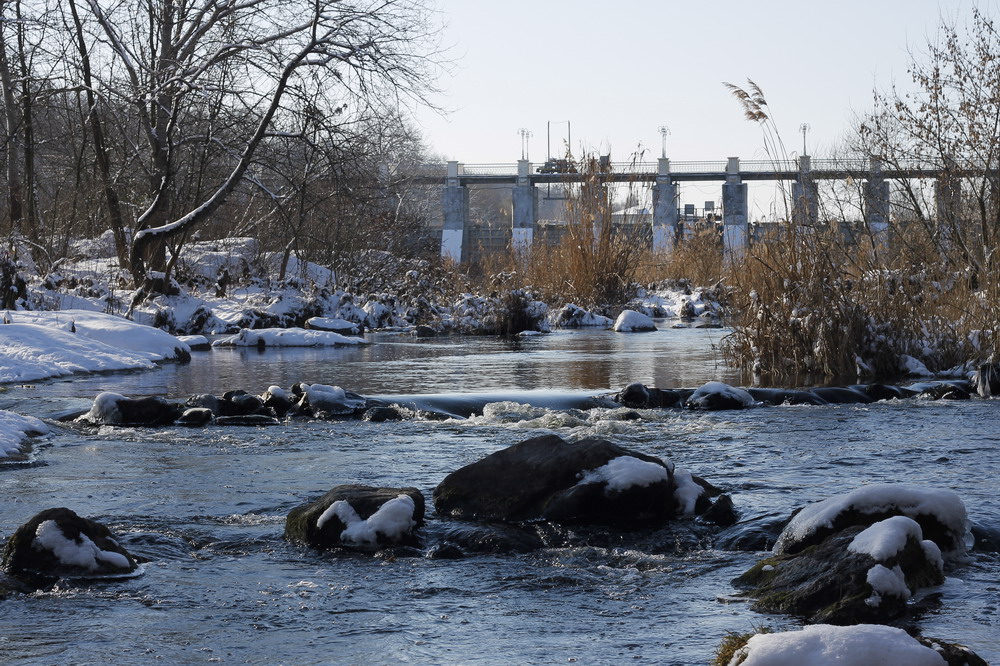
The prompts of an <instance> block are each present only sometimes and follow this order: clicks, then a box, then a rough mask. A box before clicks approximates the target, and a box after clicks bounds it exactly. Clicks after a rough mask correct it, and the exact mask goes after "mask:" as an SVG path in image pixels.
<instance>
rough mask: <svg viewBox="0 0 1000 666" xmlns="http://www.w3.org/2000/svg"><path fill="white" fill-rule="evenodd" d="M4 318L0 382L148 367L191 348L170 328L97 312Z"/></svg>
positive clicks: (14, 314)
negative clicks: (166, 331)
mask: <svg viewBox="0 0 1000 666" xmlns="http://www.w3.org/2000/svg"><path fill="white" fill-rule="evenodd" d="M5 321H10V322H11V323H9V324H0V383H10V382H27V381H37V380H40V379H47V378H50V377H63V376H66V375H71V374H76V373H90V372H108V371H112V370H148V369H152V368H153V367H155V363H156V362H158V361H166V360H172V359H181V358H186V357H187V356H188V355H189V353H190V349H189V348H188V346H187V345H186V344H185V343H183V342H181V341H180V340H178V339H177V338H175V337H174V336H172V335H170V334H169V333H165V332H164V331H161V330H159V329H157V328H152V327H150V326H143V325H142V324H137V323H135V322H131V321H128V320H127V319H123V318H121V317H116V316H114V315H109V314H104V313H101V312H90V311H86V310H63V311H58V312H6V313H5Z"/></svg>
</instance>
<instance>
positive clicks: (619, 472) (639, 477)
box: [577, 456, 667, 492]
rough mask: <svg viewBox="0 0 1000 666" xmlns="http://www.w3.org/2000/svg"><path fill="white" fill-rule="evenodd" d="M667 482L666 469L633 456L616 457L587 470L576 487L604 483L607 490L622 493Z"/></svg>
mask: <svg viewBox="0 0 1000 666" xmlns="http://www.w3.org/2000/svg"><path fill="white" fill-rule="evenodd" d="M666 480H667V468H666V467H664V466H663V465H657V464H656V463H654V462H649V461H646V460H640V459H639V458H636V457H635V456H618V457H617V458H612V459H611V460H609V461H608V462H607V464H605V465H602V466H601V467H597V468H595V469H591V470H587V472H586V473H584V474H583V475H582V477H581V478H580V481H579V483H577V485H578V486H582V485H586V484H588V483H606V484H607V486H608V488H607V489H608V490H617V491H619V492H620V491H623V490H628V489H629V488H631V487H632V486H639V487H640V488H645V487H646V486H650V485H652V484H654V483H658V482H660V481H666Z"/></svg>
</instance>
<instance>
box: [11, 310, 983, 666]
mask: <svg viewBox="0 0 1000 666" xmlns="http://www.w3.org/2000/svg"><path fill="white" fill-rule="evenodd" d="M719 337H720V333H719V332H718V331H713V332H704V331H689V330H682V331H676V330H666V331H660V332H657V333H654V334H648V335H646V334H643V335H631V336H627V335H615V334H611V333H605V332H592V333H574V334H568V333H562V334H556V335H552V336H547V337H544V338H531V339H529V340H525V341H522V342H516V343H509V342H504V341H499V340H476V339H465V338H454V339H442V340H435V341H431V342H414V341H410V340H408V339H406V338H399V337H391V336H382V337H380V343H379V344H375V345H372V346H371V347H367V348H365V349H362V350H354V349H351V350H339V349H338V350H315V349H309V350H269V351H266V352H264V353H262V354H261V353H258V352H257V351H256V350H250V351H246V350H243V351H239V350H237V351H233V350H219V351H215V352H208V353H202V354H196V355H195V359H194V362H193V363H191V364H190V365H187V366H167V367H165V368H163V369H161V370H158V371H155V372H149V373H141V374H129V375H109V376H101V377H88V378H78V379H76V380H73V381H58V382H52V383H43V384H39V385H36V386H35V387H34V388H12V389H11V390H10V391H8V392H7V393H4V394H0V408H7V409H14V410H16V411H20V412H22V413H28V414H35V415H43V416H44V415H46V414H53V413H57V412H59V411H63V410H67V409H72V408H76V407H81V406H86V405H87V404H89V401H90V400H91V399H92V398H93V396H94V395H96V393H98V392H99V391H101V390H109V389H112V390H116V391H118V392H121V393H125V394H127V395H167V396H169V397H183V396H186V395H189V394H193V393H201V392H206V391H208V392H215V393H221V392H222V391H224V390H227V389H231V388H245V389H247V390H251V391H261V390H263V389H264V388H266V386H267V385H269V384H279V385H283V386H288V385H290V384H291V383H292V382H294V381H299V380H303V381H312V382H323V383H330V384H338V385H341V386H344V387H345V388H349V389H352V390H356V391H359V392H361V393H365V394H368V395H371V394H389V393H392V394H417V393H420V394H427V393H442V392H483V391H488V392H495V393H505V392H506V393H507V394H510V393H512V392H517V391H531V393H524V394H523V397H524V399H525V400H527V401H531V402H535V403H537V402H541V401H542V400H541V398H542V397H543V396H548V397H549V398H550V399H555V397H558V396H555V397H553V394H552V392H554V391H563V392H567V391H568V392H575V393H571V395H575V396H576V397H577V398H580V397H585V396H586V395H590V394H592V393H598V392H601V391H604V390H608V389H618V388H620V387H621V386H623V385H625V384H627V383H629V382H631V381H642V382H644V383H647V384H656V385H658V386H664V387H670V386H696V385H699V384H701V383H703V382H704V381H707V380H710V379H721V380H724V381H729V382H732V383H735V382H737V381H738V379H737V378H736V375H735V373H733V372H732V371H730V370H728V369H727V368H725V367H724V366H723V365H721V363H720V362H719V361H718V358H717V354H716V352H715V351H714V350H713V348H712V345H713V344H714V343H717V342H718V339H719ZM515 397H516V396H515ZM559 399H565V396H563V397H562V398H559ZM997 404H998V403H997V402H995V401H981V400H975V401H970V402H964V403H963V402H923V401H917V400H909V401H899V402H889V403H880V404H875V405H866V406H823V407H811V406H799V407H776V408H766V409H763V408H762V409H753V410H746V411H742V412H717V413H710V414H698V413H688V412H681V411H659V410H651V411H641V412H640V416H641V419H639V420H632V418H631V417H632V415H631V414H629V412H631V411H633V410H623V409H620V408H617V409H616V408H596V409H592V410H587V411H581V410H577V409H567V410H553V409H548V408H545V407H541V406H537V404H536V406H531V405H524V404H518V403H517V401H509V400H507V401H500V402H498V403H497V404H493V405H490V406H489V407H488V408H487V409H486V411H485V413H484V415H483V416H475V417H473V418H470V419H467V420H460V419H453V420H449V421H444V422H420V421H407V422H402V423H383V424H372V423H365V422H292V423H288V424H283V425H281V426H277V427H272V428H265V429H241V428H228V429H227V428H219V427H210V428H206V429H203V430H190V429H175V428H167V429H161V430H146V429H115V428H102V429H101V430H99V431H97V432H89V433H88V432H80V431H78V430H76V429H73V428H65V427H59V428H57V431H56V434H55V435H53V436H52V437H51V438H50V441H49V443H47V444H45V445H44V447H43V448H42V450H41V451H40V452H39V454H38V461H39V463H40V464H39V465H37V466H33V467H21V468H17V469H5V470H0V496H3V497H4V498H5V500H4V507H3V511H2V512H0V536H3V537H6V536H9V534H10V533H11V532H13V530H14V529H16V527H17V526H18V525H20V524H21V523H23V522H24V521H26V520H27V519H28V518H30V517H31V516H32V515H34V514H35V513H37V512H38V511H39V510H41V509H44V508H48V507H52V506H68V507H70V508H72V509H74V510H76V511H78V512H79V513H81V514H83V515H87V516H90V517H93V518H96V519H98V520H100V521H102V522H105V523H106V524H108V525H109V526H110V527H111V528H112V529H113V530H114V531H116V532H117V533H118V534H119V535H120V537H121V541H122V542H123V543H124V545H125V546H126V547H127V548H128V549H129V550H130V551H131V552H133V553H135V554H138V555H141V556H143V557H146V558H148V559H149V560H150V561H149V562H148V563H147V565H146V574H145V575H144V576H142V577H140V578H136V579H130V580H126V581H112V582H104V583H96V582H73V581H67V582H63V583H61V584H60V585H59V586H58V587H57V588H55V589H53V590H50V591H46V592H39V593H36V594H33V595H30V596H26V597H15V598H13V599H11V600H8V601H6V602H3V603H2V605H0V608H2V612H0V651H2V652H0V653H2V654H3V659H4V660H10V661H17V662H23V663H40V664H42V663H44V664H48V663H95V662H107V661H109V660H112V661H114V662H115V663H147V662H149V661H152V660H155V659H160V660H161V661H163V662H164V663H180V662H183V663H191V662H224V663H241V662H250V663H276V662H283V663H297V664H298V663H302V664H309V663H390V662H392V663H395V662H410V663H441V662H461V663H497V662H512V663H553V662H572V661H577V662H579V663H618V662H621V661H622V660H626V659H628V660H638V659H643V660H646V661H651V662H654V663H663V664H697V663H706V662H707V661H708V660H709V659H710V657H711V655H712V652H713V650H714V648H715V646H716V645H717V644H718V641H719V639H720V638H721V637H722V635H723V634H724V633H725V632H726V631H733V630H735V631H746V630H749V629H750V628H751V627H752V626H757V625H760V624H767V625H770V626H772V627H774V628H785V627H792V626H795V621H794V620H793V619H790V618H784V617H779V616H763V615H760V614H757V613H754V612H752V611H750V610H748V608H747V604H746V603H745V602H744V601H743V600H740V599H738V598H736V597H735V592H736V591H735V590H734V589H733V588H732V587H731V585H730V584H729V581H730V580H731V579H732V578H733V577H735V576H736V575H738V574H739V573H742V571H744V570H745V569H746V568H748V567H749V566H751V565H752V564H753V563H754V562H755V561H756V560H757V558H758V557H759V555H760V554H759V553H744V552H728V551H723V550H719V549H716V548H714V547H713V540H712V538H711V535H710V534H709V533H708V532H707V531H706V530H705V529H704V528H700V527H698V526H695V525H692V524H689V523H679V524H676V525H672V526H670V527H668V528H666V529H663V530H659V531H657V532H655V533H642V534H632V535H624V536H615V535H607V534H604V533H600V534H592V535H589V536H588V535H586V534H583V533H581V534H576V535H570V537H571V538H570V539H569V542H570V543H572V544H575V545H570V546H563V547H553V548H549V549H544V550H542V551H538V552H534V553H530V554H520V555H503V556H492V555H491V556H474V557H470V558H468V559H465V560H458V561H452V560H431V559H426V558H399V559H395V560H393V559H387V558H378V557H376V558H372V557H369V556H361V555H334V554H330V553H318V552H313V551H310V550H308V549H304V548H301V547H298V546H293V545H290V544H287V543H285V542H284V541H283V540H282V539H281V536H280V535H281V532H282V529H283V523H284V516H285V514H286V513H287V512H288V511H289V510H290V509H291V508H292V507H294V506H296V505H298V504H301V503H303V502H305V501H308V500H311V499H313V498H315V497H317V496H318V495H320V494H322V493H324V492H326V491H327V490H329V488H331V487H332V486H334V485H337V484H340V483H355V482H356V483H365V484H372V485H387V486H397V485H398V486H408V485H413V486H416V487H418V488H420V489H421V490H422V491H423V492H424V494H425V495H426V496H427V497H428V498H430V494H431V491H432V490H433V488H434V486H435V485H437V483H438V482H440V480H441V479H442V478H443V477H444V476H445V475H446V474H447V473H448V472H450V471H453V470H455V469H457V468H459V467H461V466H462V465H465V464H467V463H470V462H473V461H475V460H478V459H479V458H481V457H483V456H485V455H487V454H489V453H491V452H493V451H496V450H497V449H499V448H502V447H504V446H507V445H510V444H513V443H515V442H517V441H520V440H522V439H525V438H527V437H529V436H532V435H536V434H541V433H545V432H556V433H558V434H560V435H562V436H564V437H570V438H580V437H585V436H600V437H606V438H610V439H612V440H614V441H617V442H619V443H621V444H623V445H624V446H627V447H633V448H635V449H638V450H641V451H643V452H646V453H650V454H654V455H658V456H661V457H663V458H665V459H669V460H672V461H674V462H676V463H678V464H679V465H682V466H684V467H687V468H688V469H690V470H691V471H693V472H694V473H695V474H698V475H700V476H703V477H705V478H706V479H708V480H709V481H711V482H713V483H715V484H716V485H719V486H721V487H723V488H725V489H726V490H727V491H729V492H730V493H731V494H732V495H733V499H734V501H735V503H736V506H737V508H738V509H739V510H740V511H741V512H742V514H743V516H744V517H745V518H758V517H760V518H762V519H773V518H774V517H781V516H787V515H788V514H789V513H790V512H791V511H792V510H793V509H794V508H796V507H798V506H800V505H802V504H804V503H806V502H811V501H816V500H819V499H823V498H825V497H828V496H829V495H831V494H833V493H839V492H845V491H848V490H851V489H853V488H855V487H857V486H858V485H861V484H864V483H877V482H905V483H912V484H917V485H928V486H935V487H948V488H952V489H954V490H955V491H957V492H958V493H959V495H960V496H962V498H963V499H964V500H965V502H966V505H967V506H968V508H969V514H970V517H971V518H972V519H973V520H974V521H975V522H977V523H980V524H982V525H987V526H992V527H994V528H996V527H1000V502H998V500H997V498H996V493H995V488H994V485H995V484H994V482H993V480H992V474H991V471H992V470H995V469H997V464H998V462H1000V460H998V455H997V452H996V436H995V434H994V432H995V423H996V407H997ZM440 529H442V523H441V521H436V520H434V519H433V518H432V519H431V520H430V522H429V524H428V525H427V527H426V528H425V531H426V532H427V533H428V534H429V535H433V534H434V533H435V532H436V531H440ZM998 579H1000V563H998V560H997V556H996V554H995V553H989V552H975V551H974V557H973V559H972V562H971V563H970V564H969V565H968V566H965V567H963V568H960V569H958V570H956V571H954V572H952V574H951V577H950V578H949V579H948V581H947V583H946V584H945V585H944V586H942V588H941V589H940V590H935V591H933V593H932V594H933V595H938V596H939V598H940V603H939V605H938V606H937V609H936V610H933V611H932V612H930V613H929V614H928V615H926V616H925V617H923V618H922V619H921V621H920V626H921V628H922V629H923V631H924V632H925V633H926V634H928V635H932V636H939V637H942V638H947V639H953V640H958V641H961V642H965V643H967V644H968V645H970V646H971V647H972V648H973V649H975V650H976V651H977V652H979V654H980V655H982V656H983V657H985V658H987V659H988V660H991V661H996V660H998V659H1000V644H998V639H997V635H1000V631H998V630H997V628H998V621H997V619H996V617H997V609H998V605H1000V584H998V582H997V581H998Z"/></svg>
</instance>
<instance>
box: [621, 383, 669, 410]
mask: <svg viewBox="0 0 1000 666" xmlns="http://www.w3.org/2000/svg"><path fill="white" fill-rule="evenodd" d="M613 399H614V400H615V402H619V403H621V404H622V405H624V406H626V407H631V408H632V409H656V408H673V407H680V406H681V405H682V404H683V401H684V397H683V393H682V392H680V391H672V390H667V389H658V388H651V387H648V386H645V385H643V384H641V383H639V382H635V383H634V384H629V385H628V386H626V387H625V388H623V389H622V390H621V391H619V392H618V393H617V394H616V395H615V396H614V398H613Z"/></svg>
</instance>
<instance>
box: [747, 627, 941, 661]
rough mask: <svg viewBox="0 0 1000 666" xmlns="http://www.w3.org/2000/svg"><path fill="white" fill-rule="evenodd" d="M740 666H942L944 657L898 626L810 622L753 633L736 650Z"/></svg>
mask: <svg viewBox="0 0 1000 666" xmlns="http://www.w3.org/2000/svg"><path fill="white" fill-rule="evenodd" d="M741 657H745V659H744V660H743V661H742V662H739V663H740V664H741V665H742V666H803V665H804V664H808V665H809V666H841V665H843V664H878V666H945V660H944V658H943V657H942V656H941V655H940V654H938V653H937V652H936V651H934V650H933V649H931V648H929V647H926V646H924V645H921V644H920V642H919V641H917V639H915V638H913V637H912V636H910V635H909V634H907V633H906V632H905V631H903V630H902V629H897V628H896V627H888V626H884V625H878V624H857V625H853V626H849V627H837V626H832V625H828V624H814V625H810V626H807V627H803V628H802V629H801V630H800V631H785V632H781V633H774V634H757V635H756V636H753V637H751V638H750V640H749V641H747V644H746V645H745V646H744V647H742V648H740V649H739V650H737V651H736V654H735V655H734V656H733V660H732V661H731V662H730V664H735V663H737V662H738V660H739V659H740V658H741Z"/></svg>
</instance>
